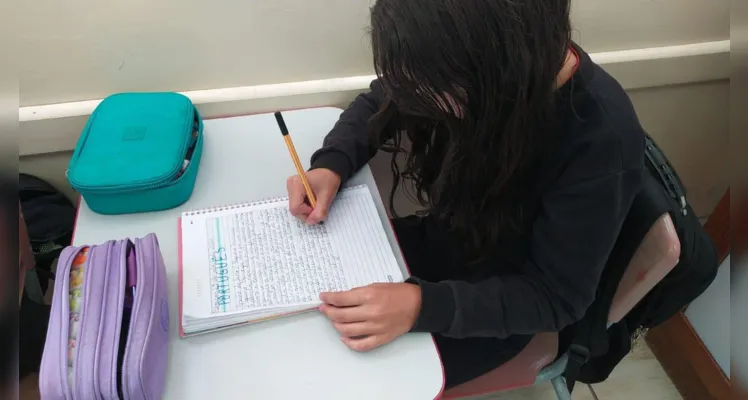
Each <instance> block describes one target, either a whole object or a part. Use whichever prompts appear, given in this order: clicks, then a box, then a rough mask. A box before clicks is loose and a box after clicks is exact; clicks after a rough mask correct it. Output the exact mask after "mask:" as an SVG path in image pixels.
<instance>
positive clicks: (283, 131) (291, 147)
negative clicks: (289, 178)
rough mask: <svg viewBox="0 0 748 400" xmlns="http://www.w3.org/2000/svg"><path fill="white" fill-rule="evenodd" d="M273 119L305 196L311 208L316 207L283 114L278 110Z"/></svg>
mask: <svg viewBox="0 0 748 400" xmlns="http://www.w3.org/2000/svg"><path fill="white" fill-rule="evenodd" d="M275 120H276V121H277V122H278V127H279V128H280V130H281V134H283V139H284V140H285V141H286V147H288V152H289V153H290V154H291V159H293V163H294V165H295V166H296V173H297V174H299V178H301V183H302V184H304V189H305V190H306V197H307V198H308V199H309V205H311V206H312V208H314V207H317V199H316V198H315V197H314V192H312V187H311V186H310V185H309V181H308V180H307V179H306V173H305V171H304V167H302V166H301V160H299V155H298V154H297V153H296V147H294V145H293V141H291V135H289V134H288V128H286V122H285V121H283V116H282V115H281V113H280V111H278V112H276V113H275Z"/></svg>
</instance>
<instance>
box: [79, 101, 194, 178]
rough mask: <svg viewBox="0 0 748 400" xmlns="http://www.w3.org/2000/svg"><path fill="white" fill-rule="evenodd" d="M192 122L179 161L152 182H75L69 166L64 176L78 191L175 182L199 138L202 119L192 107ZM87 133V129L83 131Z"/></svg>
mask: <svg viewBox="0 0 748 400" xmlns="http://www.w3.org/2000/svg"><path fill="white" fill-rule="evenodd" d="M191 119H192V124H191V128H192V129H190V131H189V135H190V137H189V139H188V140H185V141H184V143H185V144H184V145H183V146H182V150H181V154H182V159H181V161H180V162H179V163H175V166H174V168H172V169H171V170H170V171H169V173H168V174H167V175H165V176H162V177H158V178H154V179H153V181H152V182H149V181H146V182H140V183H138V184H133V185H127V186H123V185H116V186H115V185H112V186H107V185H97V186H89V185H85V184H83V183H81V182H77V181H75V180H72V179H70V176H69V172H70V168H68V169H67V170H66V171H65V177H66V178H68V180H69V181H70V184H71V186H73V187H74V188H75V189H76V191H78V192H90V193H102V192H104V193H126V192H136V191H146V190H155V189H160V188H163V187H166V186H170V185H174V184H177V183H179V182H180V181H181V179H182V177H183V176H184V174H183V173H181V172H182V171H183V169H184V160H185V159H186V158H187V157H188V155H189V154H190V152H191V151H194V148H195V146H197V142H198V141H199V140H200V139H201V135H202V133H201V131H202V129H201V126H202V120H201V118H200V113H199V112H198V111H197V109H194V110H193V112H192V118H191ZM85 134H86V135H88V131H86V133H85ZM83 145H84V146H85V139H84V142H83Z"/></svg>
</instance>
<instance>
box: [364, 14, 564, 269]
mask: <svg viewBox="0 0 748 400" xmlns="http://www.w3.org/2000/svg"><path fill="white" fill-rule="evenodd" d="M569 8H570V0H522V1H517V0H377V2H376V4H375V5H374V6H373V7H372V9H371V38H372V48H373V54H374V66H375V69H376V73H377V75H378V77H379V79H380V81H381V83H382V85H383V87H384V90H385V93H386V94H387V100H386V101H385V103H384V105H383V106H382V108H381V109H380V110H379V112H378V113H377V114H376V115H375V116H374V117H373V118H372V124H373V127H374V134H375V138H373V140H383V139H385V138H386V139H388V140H389V142H388V144H389V147H388V148H389V150H390V151H392V153H393V155H392V164H391V166H392V171H393V176H394V181H395V184H394V187H393V189H392V193H391V194H390V207H391V208H392V209H393V210H392V212H393V213H394V214H395V215H396V212H395V210H394V204H393V196H394V194H395V192H396V190H397V187H398V186H399V185H400V182H401V180H406V181H410V183H411V185H410V186H411V188H412V189H415V190H414V191H415V196H413V193H412V191H410V192H407V193H409V194H410V196H411V197H415V199H416V200H417V201H418V202H419V203H420V204H421V205H423V206H425V207H426V212H427V213H428V214H430V215H433V216H435V217H437V218H438V219H439V220H441V221H444V222H446V223H447V225H448V226H449V227H450V228H451V229H452V230H454V231H455V232H457V233H458V234H459V235H460V236H462V237H463V238H464V241H465V247H466V251H467V253H468V254H469V255H470V256H471V257H472V258H474V259H477V258H480V257H482V256H485V255H486V253H487V252H488V251H489V250H490V247H491V244H493V243H495V242H496V241H497V240H498V239H499V237H500V235H501V234H504V233H505V232H508V231H509V230H511V229H515V230H521V223H520V220H521V218H522V217H521V215H522V206H521V200H520V197H521V195H522V193H524V189H526V188H525V187H524V185H523V179H522V177H523V176H525V175H526V173H527V171H528V168H529V167H530V166H531V165H532V164H533V161H534V160H535V159H536V158H537V156H538V153H539V149H541V147H542V145H543V144H544V143H545V142H546V139H547V135H549V134H551V131H552V122H553V119H554V118H553V117H554V114H555V104H554V92H555V83H556V77H557V75H558V73H559V71H560V70H561V68H562V67H563V65H564V62H565V60H566V55H567V51H568V48H569V46H570V45H571V39H570V31H571V27H570V22H569ZM404 142H409V143H410V151H408V152H404V151H403V144H404ZM403 152H404V153H405V154H406V156H405V165H404V168H403V170H402V171H400V167H399V165H398V163H397V158H398V154H400V153H403ZM401 172H402V173H401ZM406 188H407V186H406Z"/></svg>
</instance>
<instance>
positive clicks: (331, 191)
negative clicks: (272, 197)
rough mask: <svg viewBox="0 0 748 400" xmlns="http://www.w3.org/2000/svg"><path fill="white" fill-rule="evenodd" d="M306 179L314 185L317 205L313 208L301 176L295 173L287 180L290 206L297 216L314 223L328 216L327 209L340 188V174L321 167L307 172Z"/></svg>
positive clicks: (310, 223) (310, 184)
mask: <svg viewBox="0 0 748 400" xmlns="http://www.w3.org/2000/svg"><path fill="white" fill-rule="evenodd" d="M306 179H307V180H308V181H309V186H311V187H312V191H313V192H314V197H316V198H317V207H316V208H315V209H314V210H312V207H311V206H310V205H309V202H308V200H307V195H306V190H305V189H304V184H303V183H301V178H299V176H298V175H294V176H292V177H290V178H288V181H287V182H286V186H287V187H288V208H289V210H290V211H291V214H293V215H294V216H295V217H297V218H299V219H300V220H302V221H304V222H306V223H307V224H309V225H314V224H317V223H319V222H322V221H324V220H325V218H327V210H328V209H329V208H330V204H332V200H333V199H334V198H335V195H336V194H337V193H338V189H339V188H340V176H339V175H338V174H336V173H335V172H333V171H331V170H329V169H325V168H319V169H313V170H311V171H309V172H307V173H306Z"/></svg>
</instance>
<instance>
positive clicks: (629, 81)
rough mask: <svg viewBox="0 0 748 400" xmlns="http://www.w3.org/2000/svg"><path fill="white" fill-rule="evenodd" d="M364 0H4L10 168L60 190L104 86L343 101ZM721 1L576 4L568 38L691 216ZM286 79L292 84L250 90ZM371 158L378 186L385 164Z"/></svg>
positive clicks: (716, 188)
mask: <svg viewBox="0 0 748 400" xmlns="http://www.w3.org/2000/svg"><path fill="white" fill-rule="evenodd" d="M370 1H371V0H325V1H316V2H314V1H305V0H251V1H241V0H224V1H219V2H215V1H214V2H209V1H202V0H160V1H157V2H153V1H146V0H129V1H125V0H112V1H106V2H90V1H84V0H68V1H65V2H59V1H49V0H47V1H45V0H41V1H35V2H18V3H13V4H15V5H16V7H17V8H18V9H19V10H20V15H19V17H17V18H14V19H11V24H15V25H14V26H13V25H11V26H9V27H8V26H5V27H4V28H5V29H7V30H8V31H16V32H18V33H19V34H20V37H21V39H20V41H19V43H18V44H19V48H20V49H22V50H23V51H22V52H21V53H20V59H19V63H20V64H21V68H20V96H21V103H22V105H23V106H24V107H22V109H21V110H20V111H21V115H22V117H23V118H22V122H21V123H20V126H19V128H20V141H19V151H20V153H21V154H22V155H23V156H24V157H22V158H21V162H20V168H21V170H23V171H27V172H33V173H35V174H37V175H40V176H43V177H46V178H48V179H50V180H51V181H53V182H55V183H56V184H57V185H59V186H63V187H64V186H65V180H64V170H65V167H66V163H67V159H68V157H69V155H68V154H69V153H66V152H67V151H69V150H70V149H72V148H73V146H74V145H75V142H76V140H77V137H78V134H79V133H80V130H81V129H82V127H83V125H84V124H85V121H86V119H87V113H89V112H90V110H91V109H92V107H93V106H95V102H92V103H68V102H74V101H84V100H95V99H100V98H102V97H104V96H106V95H108V94H110V93H113V92H119V91H136V90H149V91H154V90H175V91H187V90H202V89H207V91H205V92H199V93H197V94H195V93H194V92H193V94H194V95H195V96H196V97H195V98H197V97H199V98H200V101H196V102H197V103H198V106H199V108H200V111H201V112H202V113H203V115H204V116H206V117H215V116H221V115H236V114H245V113H253V112H262V111H271V110H276V109H287V108H298V107H311V106H317V105H334V106H339V107H344V106H345V105H346V104H347V103H348V102H349V101H350V100H351V99H352V98H353V97H354V96H355V95H356V93H358V92H359V91H360V90H362V89H363V88H364V87H365V84H361V82H365V81H366V79H367V78H368V77H366V76H364V77H361V75H368V74H371V73H372V67H371V55H370V50H369V47H368V38H367V34H366V29H367V23H368V7H369V4H370ZM728 11H729V10H728V0H626V1H621V0H576V1H574V2H573V10H572V14H573V22H574V27H575V29H576V32H575V39H576V40H577V41H578V42H580V44H582V46H584V47H585V49H586V50H587V51H589V52H591V53H593V56H594V57H596V59H598V60H599V61H601V63H602V64H603V65H604V68H606V69H607V70H608V71H609V72H611V74H613V75H614V76H615V77H616V78H617V79H619V81H621V82H622V84H623V85H624V87H626V88H627V89H629V91H630V94H631V96H632V100H633V101H634V104H635V106H636V108H637V111H638V113H639V115H640V118H641V120H642V123H643V124H644V126H645V128H647V129H648V130H649V131H650V133H651V134H652V135H653V136H654V137H655V138H656V139H657V140H658V142H659V143H660V144H661V145H662V146H663V147H664V148H665V150H666V151H667V152H668V154H669V156H670V158H671V159H672V161H673V163H674V164H676V167H677V168H678V170H679V171H680V172H681V175H682V177H683V179H684V180H685V182H686V185H687V187H688V189H689V197H690V198H691V201H692V203H693V204H694V207H696V209H697V213H699V214H700V215H706V214H708V213H709V212H711V210H712V209H713V207H714V205H716V203H717V201H718V200H719V198H720V196H721V194H722V193H723V191H724V189H725V188H726V186H727V183H726V181H725V178H724V176H723V175H724V174H720V173H719V171H724V170H726V169H727V165H726V158H725V157H723V156H722V155H723V154H724V152H725V151H726V149H727V105H728V82H727V81H726V79H727V77H728V75H729V68H730V66H729V53H728V51H727V49H726V48H725V47H724V46H722V45H721V44H720V43H719V42H715V41H720V40H726V39H729V13H728ZM704 42H714V43H706V45H705V46H701V45H698V44H699V43H704ZM691 44H696V47H693V46H691V47H689V45H691ZM676 45H685V46H683V47H660V46H676ZM715 49H716V50H715ZM619 50H631V51H619ZM601 52H602V53H601ZM328 78H331V80H329V81H328V80H326V81H323V82H321V83H318V84H316V86H315V85H314V84H312V83H313V82H310V81H309V80H314V79H328ZM360 78H364V79H360ZM354 81H355V82H357V83H355V84H351V82H354ZM285 82H295V83H294V84H293V85H290V86H283V87H276V86H255V85H269V84H278V83H285ZM341 82H342V84H341ZM221 88H226V89H225V90H213V89H221ZM310 88H312V89H310ZM281 93H282V94H281ZM58 103H59V104H58ZM46 104H51V106H50V107H51V108H44V107H42V108H37V107H33V106H39V105H46ZM81 110H82V111H81ZM37 111H39V112H40V113H39V114H37ZM42 114H43V115H42ZM52 152H62V153H55V154H50V153H52ZM374 166H375V170H377V171H379V170H381V171H382V173H378V174H377V179H378V180H379V181H381V182H382V184H383V186H385V187H386V186H387V185H388V176H389V174H388V170H387V169H386V165H385V164H383V162H382V160H381V159H380V160H378V161H376V162H375V165H374ZM67 190H69V189H67Z"/></svg>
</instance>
